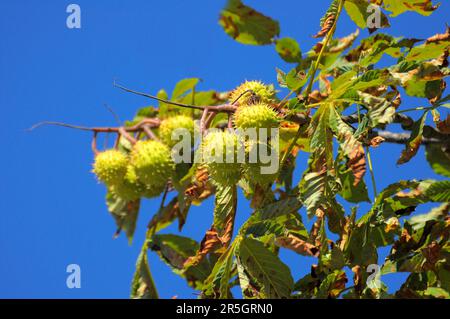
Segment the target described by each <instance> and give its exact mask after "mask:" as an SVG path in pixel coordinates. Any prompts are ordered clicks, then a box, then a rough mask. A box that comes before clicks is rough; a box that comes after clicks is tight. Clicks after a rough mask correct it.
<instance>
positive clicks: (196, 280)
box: [150, 234, 212, 289]
mask: <svg viewBox="0 0 450 319" xmlns="http://www.w3.org/2000/svg"><path fill="white" fill-rule="evenodd" d="M199 246H200V245H199V243H197V242H196V241H195V240H193V239H191V238H188V237H183V236H178V235H172V234H158V235H154V236H153V237H152V241H151V245H150V249H151V250H153V251H156V252H157V253H158V255H159V256H160V257H161V259H162V260H163V261H164V262H166V263H167V264H168V265H169V266H170V267H171V268H172V270H173V271H174V272H175V273H176V274H178V275H180V276H182V277H183V278H185V279H186V280H187V282H188V284H189V285H190V286H191V287H192V288H194V289H200V288H201V287H202V285H203V281H204V280H205V279H206V278H207V277H208V276H209V274H210V273H211V268H212V267H211V265H210V264H209V261H208V260H207V259H203V260H202V261H201V262H199V263H197V264H196V265H195V266H192V265H191V266H189V267H187V268H185V266H184V265H185V262H186V260H187V259H188V258H189V257H192V256H195V254H196V252H197V250H198V247H199Z"/></svg>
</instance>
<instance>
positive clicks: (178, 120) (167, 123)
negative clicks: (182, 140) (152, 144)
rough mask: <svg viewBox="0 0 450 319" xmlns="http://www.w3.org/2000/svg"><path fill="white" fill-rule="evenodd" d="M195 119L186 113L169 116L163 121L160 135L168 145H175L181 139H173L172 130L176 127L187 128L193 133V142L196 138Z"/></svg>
mask: <svg viewBox="0 0 450 319" xmlns="http://www.w3.org/2000/svg"><path fill="white" fill-rule="evenodd" d="M194 127H195V126H194V120H193V119H192V118H191V117H189V116H186V115H177V116H173V117H169V118H167V119H165V120H163V121H162V122H161V125H160V126H159V137H160V138H161V140H162V141H163V142H164V143H165V144H166V145H168V146H169V147H173V146H174V145H175V144H177V143H178V142H179V141H177V140H173V139H172V132H173V131H174V130H176V129H181V128H183V129H187V130H188V131H189V133H190V135H191V144H192V142H193V139H194Z"/></svg>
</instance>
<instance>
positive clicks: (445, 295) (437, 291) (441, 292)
mask: <svg viewBox="0 0 450 319" xmlns="http://www.w3.org/2000/svg"><path fill="white" fill-rule="evenodd" d="M423 295H424V296H429V297H433V298H441V299H450V294H449V292H448V291H446V290H445V289H442V288H439V287H428V288H427V289H426V290H425V291H424V292H423Z"/></svg>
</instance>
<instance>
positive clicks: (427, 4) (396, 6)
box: [383, 0, 439, 17]
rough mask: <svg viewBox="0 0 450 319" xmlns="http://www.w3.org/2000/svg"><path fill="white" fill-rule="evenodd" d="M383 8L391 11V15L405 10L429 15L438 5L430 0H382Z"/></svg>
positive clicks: (393, 15)
mask: <svg viewBox="0 0 450 319" xmlns="http://www.w3.org/2000/svg"><path fill="white" fill-rule="evenodd" d="M383 4H384V8H385V9H386V10H387V11H390V12H392V14H391V16H392V17H396V16H398V15H399V14H402V13H404V12H406V11H415V12H417V13H420V14H421V15H424V16H429V15H430V14H432V13H433V12H434V10H436V9H437V8H438V7H439V4H437V5H434V4H433V1H432V0H401V1H399V0H384V1H383Z"/></svg>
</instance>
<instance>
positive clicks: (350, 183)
mask: <svg viewBox="0 0 450 319" xmlns="http://www.w3.org/2000/svg"><path fill="white" fill-rule="evenodd" d="M342 159H343V155H342V154H341V152H340V153H339V154H338V159H337V161H338V163H337V165H336V167H337V176H338V178H339V179H340V181H341V184H342V189H341V190H340V192H339V195H341V196H342V197H343V198H344V199H345V200H346V201H349V202H350V203H359V202H370V199H369V193H368V191H367V186H366V183H365V182H364V180H361V181H360V182H359V183H358V184H357V185H356V186H354V185H355V176H354V175H353V173H352V170H351V168H349V167H348V164H347V161H342Z"/></svg>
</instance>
